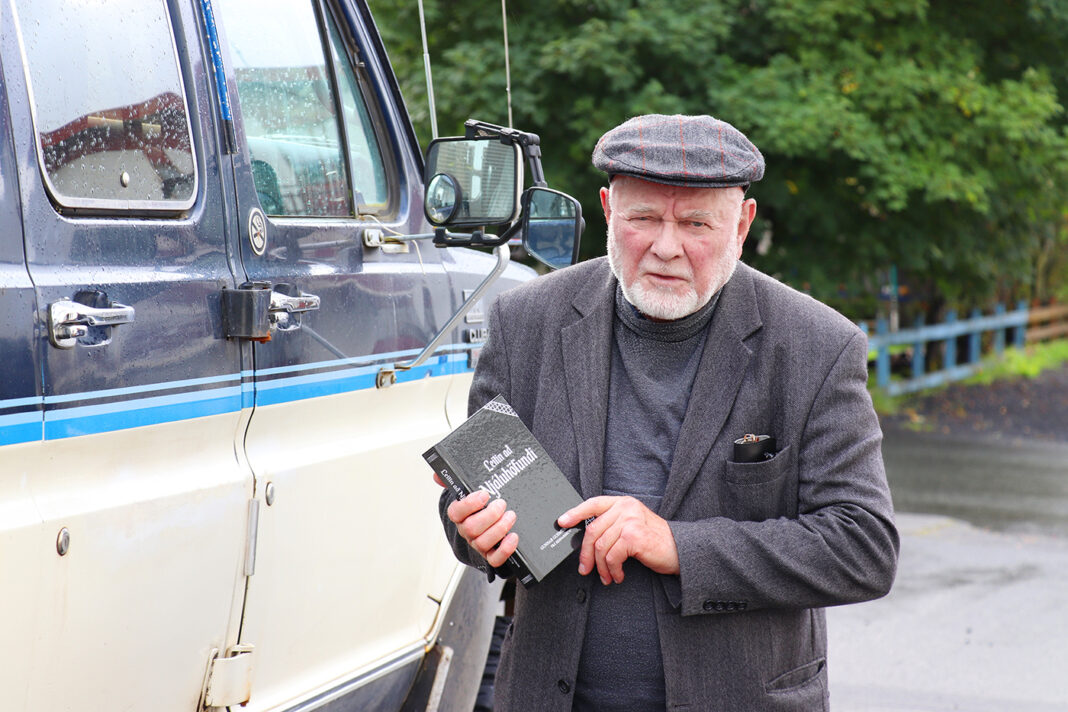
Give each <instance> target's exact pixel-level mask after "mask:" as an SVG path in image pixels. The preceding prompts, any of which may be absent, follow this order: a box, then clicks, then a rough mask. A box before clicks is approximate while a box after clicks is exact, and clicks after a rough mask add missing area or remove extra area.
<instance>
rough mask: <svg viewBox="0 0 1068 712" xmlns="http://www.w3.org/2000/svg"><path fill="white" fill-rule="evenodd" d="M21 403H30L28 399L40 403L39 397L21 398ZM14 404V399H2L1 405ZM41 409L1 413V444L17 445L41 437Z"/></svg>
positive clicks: (42, 425) (19, 400)
mask: <svg viewBox="0 0 1068 712" xmlns="http://www.w3.org/2000/svg"><path fill="white" fill-rule="evenodd" d="M17 400H18V402H19V403H20V404H21V405H29V403H27V402H26V401H31V402H32V403H40V399H39V398H19V399H17ZM11 405H14V401H0V406H3V407H8V406H11ZM43 427H44V424H43V423H42V422H41V411H39V410H32V411H29V412H26V413H12V414H11V415H0V445H15V444H17V443H28V442H32V441H34V440H40V439H41V433H42V430H41V429H42V428H43Z"/></svg>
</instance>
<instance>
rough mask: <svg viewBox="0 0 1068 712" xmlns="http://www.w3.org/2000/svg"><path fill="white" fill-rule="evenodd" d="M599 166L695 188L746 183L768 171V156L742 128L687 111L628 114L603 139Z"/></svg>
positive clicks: (596, 160) (599, 146)
mask: <svg viewBox="0 0 1068 712" xmlns="http://www.w3.org/2000/svg"><path fill="white" fill-rule="evenodd" d="M593 165H594V166H596V167H597V168H599V169H600V170H602V171H604V172H605V173H607V174H608V175H609V176H614V175H628V176H634V177H635V178H641V179H643V180H648V181H653V182H654V183H666V184H668V185H679V186H685V187H691V188H730V187H734V186H739V187H743V188H744V187H745V186H747V185H749V184H750V183H753V182H756V181H758V180H760V179H761V178H762V177H763V176H764V157H763V156H762V155H760V151H759V150H757V147H756V146H754V145H753V143H752V142H751V141H750V140H749V139H747V138H746V137H745V134H743V133H742V132H741V131H739V130H738V129H736V128H734V127H733V126H731V125H730V124H728V123H727V122H726V121H720V120H719V119H716V118H713V117H711V116H683V115H681V114H675V115H674V116H667V115H664V114H646V115H645V116H635V117H634V118H632V119H628V120H627V121H625V122H624V123H622V124H620V125H619V126H617V127H615V128H614V129H612V130H611V131H609V132H608V133H606V134H605V135H604V136H602V137H601V140H600V141H598V142H597V146H596V147H595V148H594V149H593Z"/></svg>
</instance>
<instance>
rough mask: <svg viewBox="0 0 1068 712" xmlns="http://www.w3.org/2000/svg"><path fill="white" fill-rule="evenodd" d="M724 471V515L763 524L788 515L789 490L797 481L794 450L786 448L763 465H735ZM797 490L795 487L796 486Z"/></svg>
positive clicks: (733, 463) (760, 463)
mask: <svg viewBox="0 0 1068 712" xmlns="http://www.w3.org/2000/svg"><path fill="white" fill-rule="evenodd" d="M725 465H726V468H725V470H724V474H723V479H724V484H723V504H724V514H725V515H726V516H728V517H730V518H731V519H736V520H739V521H756V522H760V521H764V520H765V519H776V518H778V517H782V516H787V515H789V514H790V512H789V504H790V502H791V501H792V500H793V499H794V498H792V497H789V496H788V492H787V488H788V487H789V486H791V483H793V482H794V480H795V478H794V477H791V476H789V474H790V473H791V472H793V471H794V470H795V469H796V468H795V467H794V457H793V451H792V450H791V449H790V446H789V445H787V446H786V447H784V448H783V449H782V450H780V451H779V452H777V453H776V454H775V456H774V457H772V458H771V459H768V460H763V461H761V462H732V461H730V460H728V461H727V462H726V463H725ZM793 486H795V487H796V485H793Z"/></svg>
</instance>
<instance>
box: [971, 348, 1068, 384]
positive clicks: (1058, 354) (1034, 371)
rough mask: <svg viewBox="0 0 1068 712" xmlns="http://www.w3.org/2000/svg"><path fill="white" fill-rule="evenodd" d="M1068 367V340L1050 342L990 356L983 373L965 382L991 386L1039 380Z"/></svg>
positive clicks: (983, 367) (981, 371) (984, 364)
mask: <svg viewBox="0 0 1068 712" xmlns="http://www.w3.org/2000/svg"><path fill="white" fill-rule="evenodd" d="M1064 363H1068V339H1060V340H1058V341H1047V342H1044V343H1038V344H1032V345H1031V346H1027V347H1026V348H1024V349H1006V350H1005V353H1004V354H1002V355H1001V356H988V357H987V358H985V359H983V362H982V367H981V368H980V370H979V371H978V372H977V373H975V374H973V375H972V376H970V377H969V378H967V379H965V381H964V382H965V383H967V384H969V385H982V386H987V385H990V384H991V383H993V382H994V381H1002V380H1006V379H1013V378H1035V377H1036V376H1038V375H1039V374H1040V373H1042V372H1043V371H1048V370H1050V369H1053V368H1059V367H1060V366H1061V365H1063V364H1064Z"/></svg>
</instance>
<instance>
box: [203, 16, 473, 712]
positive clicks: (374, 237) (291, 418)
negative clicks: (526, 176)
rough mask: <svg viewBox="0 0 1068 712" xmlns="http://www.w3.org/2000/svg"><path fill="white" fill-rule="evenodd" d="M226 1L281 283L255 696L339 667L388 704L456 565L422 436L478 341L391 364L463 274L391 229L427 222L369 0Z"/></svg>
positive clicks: (264, 401)
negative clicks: (395, 369) (395, 378)
mask: <svg viewBox="0 0 1068 712" xmlns="http://www.w3.org/2000/svg"><path fill="white" fill-rule="evenodd" d="M213 6H214V10H215V15H216V21H217V24H218V27H219V35H220V44H221V46H222V50H223V57H224V63H225V64H226V66H227V72H228V75H229V79H230V81H229V82H228V85H229V86H228V88H229V100H230V105H231V106H232V110H233V117H234V123H235V135H236V151H235V153H234V154H233V156H232V163H233V171H234V181H235V192H236V195H237V216H236V220H237V223H238V224H239V225H240V226H241V230H242V234H241V236H240V238H239V246H238V249H239V250H240V253H241V256H242V265H243V267H244V271H245V278H246V279H247V281H248V283H249V285H247V287H246V288H247V289H253V290H254V289H259V288H262V289H269V290H270V291H271V292H272V301H273V303H274V307H273V310H272V315H271V324H272V328H271V332H270V334H269V340H262V339H261V340H260V341H258V342H256V343H255V345H254V349H255V372H254V390H255V410H254V413H253V416H252V419H251V422H250V424H249V429H248V433H247V435H246V437H245V450H246V453H247V456H248V459H249V461H250V463H251V464H252V467H253V469H254V471H255V474H256V481H257V492H256V497H257V500H258V501H260V502H262V506H261V507H260V515H259V528H258V537H257V556H256V568H255V575H254V576H252V577H251V579H250V582H249V590H248V595H247V599H246V604H245V612H244V621H243V628H242V642H244V643H247V644H250V645H254V646H255V647H256V653H255V655H256V664H255V669H254V672H253V675H254V680H253V695H252V699H251V701H250V703H249V707H248V709H250V710H253V709H255V710H259V709H268V708H273V707H276V706H281V705H287V704H294V703H295V701H299V700H303V699H307V697H308V696H309V695H311V694H313V692H316V691H318V693H322V692H323V689H324V688H323V686H324V685H325V686H326V687H327V688H330V687H331V686H334V687H336V689H337V690H344V691H346V692H345V694H346V695H348V696H349V703H350V704H354V703H355V702H354V701H355V700H361V701H363V704H367V705H370V704H372V703H371V702H370V700H374V701H375V702H374V704H375V705H376V708H379V709H386V708H388V702H387V700H390V699H395V698H396V695H397V690H399V691H400V693H401V696H402V697H403V692H404V690H405V689H406V686H407V684H408V682H410V679H411V675H412V674H414V672H415V669H416V667H417V666H418V662H419V660H420V659H421V658H422V655H423V653H424V650H425V648H426V643H427V641H426V636H427V635H428V634H429V632H430V630H431V629H432V627H433V625H434V622H435V619H436V617H437V615H438V613H439V609H440V606H439V602H440V601H441V600H442V599H443V598H444V597H445V596H446V594H447V589H448V586H449V581H450V579H451V578H452V577H453V575H454V573H456V572H457V564H456V562H455V559H454V558H453V557H452V556H451V553H450V552H449V551H448V549H447V547H446V546H445V543H444V537H442V535H441V529H440V523H439V521H438V518H437V511H436V503H437V498H438V494H439V492H440V490H439V489H438V488H437V487H435V486H434V484H433V482H432V480H431V479H430V471H429V470H428V469H427V467H426V465H425V463H424V462H423V461H422V458H421V457H420V454H421V453H422V452H423V451H424V450H425V449H426V448H427V447H428V446H429V445H431V444H433V443H434V442H436V440H437V439H440V437H442V436H443V435H444V434H445V433H447V432H448V429H449V424H448V420H447V418H446V395H447V393H448V391H449V388H450V385H451V384H452V380H453V378H454V376H455V375H456V374H458V373H460V372H462V371H465V370H467V352H466V349H465V348H463V347H457V348H454V349H453V350H452V351H444V352H442V353H441V354H439V355H437V356H435V357H434V358H432V359H431V360H430V361H429V362H428V363H427V364H426V365H425V366H424V367H422V368H419V369H416V370H413V371H409V372H404V373H402V374H401V375H400V378H399V382H398V383H397V384H396V385H394V386H393V387H391V388H386V389H380V388H376V378H377V375H378V372H379V371H380V370H381V369H382V368H383V367H384V366H389V365H392V364H393V363H394V362H396V361H398V360H403V359H406V358H410V357H411V356H413V355H414V354H415V353H417V352H418V351H419V350H420V349H421V348H422V347H423V346H424V345H425V344H427V343H428V342H429V341H430V339H431V337H432V336H433V335H434V333H435V331H436V329H437V328H438V326H439V325H441V324H444V323H445V322H446V321H447V319H448V317H449V315H450V314H451V312H452V310H453V309H454V307H455V306H456V303H457V301H458V296H459V295H453V293H452V292H451V290H450V288H449V275H448V274H447V273H446V271H445V270H444V268H443V267H442V264H441V256H440V252H441V251H440V250H435V249H434V248H433V247H432V246H430V244H429V242H426V243H423V244H422V245H419V244H411V245H402V244H383V243H384V241H385V240H386V239H388V238H389V237H390V236H391V235H394V234H400V235H407V234H412V233H415V232H422V231H425V230H426V226H425V223H424V218H423V216H422V213H421V209H420V206H421V201H419V199H418V198H417V197H416V196H417V195H418V194H419V192H421V175H420V160H419V157H418V154H417V147H416V146H414V145H413V144H412V142H411V141H410V140H409V138H408V133H407V132H406V130H405V123H406V122H407V119H406V118H405V115H404V114H403V113H402V111H403V110H402V107H400V106H398V105H396V104H395V103H393V101H394V100H393V96H392V94H391V92H390V91H389V90H388V87H387V86H386V81H385V76H386V73H387V72H388V71H389V69H388V64H387V63H386V60H385V58H384V57H383V56H380V55H379V54H378V53H377V52H376V51H375V49H374V44H373V43H372V41H371V37H370V35H369V30H368V26H367V24H366V22H367V20H366V17H365V15H363V14H361V11H360V8H356V7H353V6H347V5H346V6H341V5H335V4H332V3H327V2H319V1H318V0H314V1H313V0H300V1H298V2H282V1H277V2H274V1H272V2H262V1H261V0H217V2H215V3H214V5H213ZM413 207H414V208H415V209H413ZM331 694H333V693H331ZM338 694H341V693H340V692H339V693H338ZM360 695H362V696H360Z"/></svg>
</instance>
